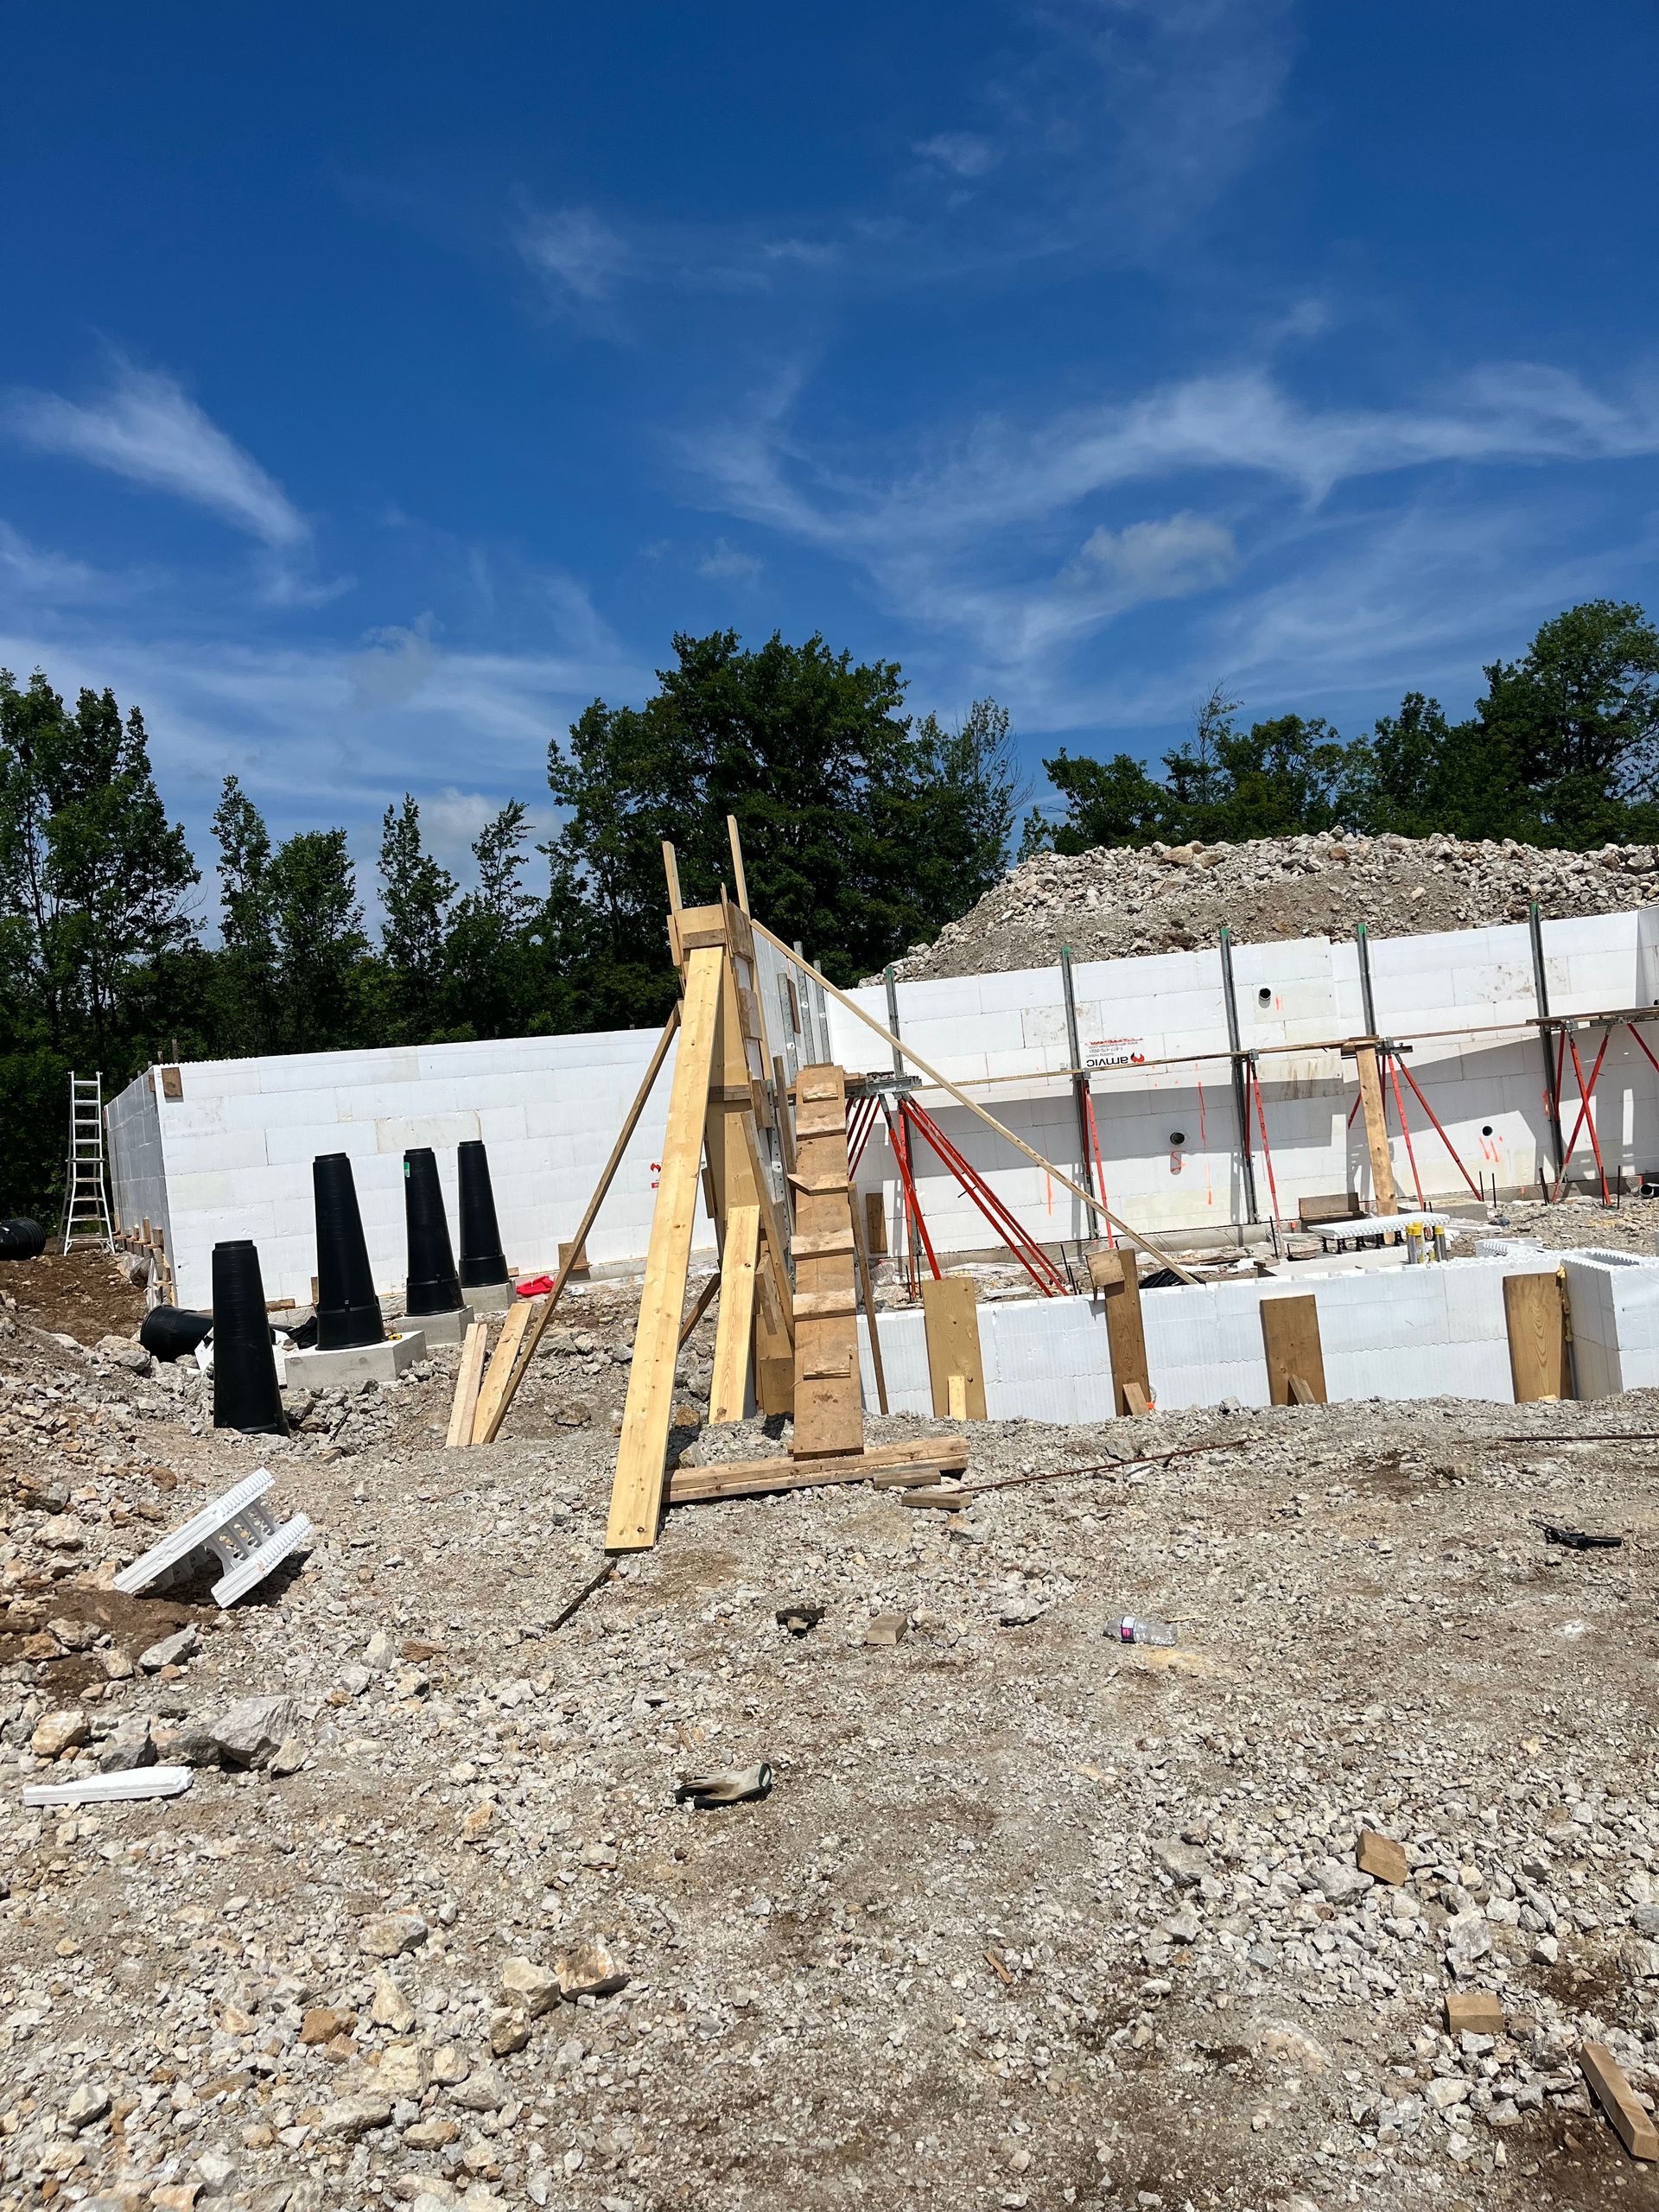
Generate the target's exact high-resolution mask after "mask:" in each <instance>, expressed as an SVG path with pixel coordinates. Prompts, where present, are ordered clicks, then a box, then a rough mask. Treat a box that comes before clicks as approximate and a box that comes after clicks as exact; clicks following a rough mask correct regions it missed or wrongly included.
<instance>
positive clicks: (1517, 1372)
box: [1503, 1274, 1573, 1406]
mask: <svg viewBox="0 0 1659 2212" xmlns="http://www.w3.org/2000/svg"><path fill="white" fill-rule="evenodd" d="M1503 1322H1504V1326H1505V1327H1506V1328H1507V1330H1508V1331H1509V1337H1510V1377H1511V1379H1512V1381H1513V1382H1514V1384H1515V1402H1516V1405H1517V1406H1529V1405H1536V1404H1548V1403H1553V1402H1554V1401H1556V1400H1557V1399H1560V1398H1570V1397H1571V1396H1572V1395H1573V1365H1572V1359H1573V1355H1572V1351H1571V1349H1570V1347H1569V1345H1568V1343H1567V1294H1566V1291H1565V1289H1564V1288H1563V1286H1562V1284H1561V1281H1560V1277H1559V1276H1558V1275H1554V1274H1548V1275H1546V1274H1535V1275H1505V1276H1504V1278H1503Z"/></svg>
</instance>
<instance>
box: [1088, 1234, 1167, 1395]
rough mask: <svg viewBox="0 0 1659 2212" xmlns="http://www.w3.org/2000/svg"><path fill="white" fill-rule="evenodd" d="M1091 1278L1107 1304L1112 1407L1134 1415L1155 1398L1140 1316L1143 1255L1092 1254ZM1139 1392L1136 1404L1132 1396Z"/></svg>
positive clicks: (1127, 1249)
mask: <svg viewBox="0 0 1659 2212" xmlns="http://www.w3.org/2000/svg"><path fill="white" fill-rule="evenodd" d="M1089 1280H1090V1282H1091V1283H1093V1285H1094V1287H1095V1288H1096V1290H1097V1291H1099V1293H1100V1294H1101V1297H1102V1298H1103V1300H1104V1302H1105V1306H1106V1351H1107V1355H1108V1357H1109V1359H1110V1361H1111V1364H1112V1411H1113V1412H1114V1413H1115V1414H1121V1415H1132V1414H1135V1412H1137V1410H1138V1411H1144V1410H1145V1409H1146V1408H1147V1407H1148V1406H1150V1405H1151V1404H1152V1402H1153V1397H1152V1376H1151V1375H1150V1374H1149V1373H1148V1371H1147V1332H1146V1329H1145V1327H1144V1325H1143V1324H1142V1322H1141V1258H1140V1255H1139V1254H1138V1253H1137V1252H1136V1251H1135V1248H1134V1247H1133V1246H1132V1245H1130V1246H1120V1247H1119V1248H1118V1249H1117V1250H1116V1251H1113V1252H1091V1253H1090V1255H1089ZM1131 1389H1133V1390H1135V1392H1136V1393H1138V1395H1139V1396H1140V1398H1141V1406H1140V1408H1136V1406H1135V1403H1134V1402H1133V1400H1132V1399H1131V1398H1130V1396H1129V1395H1128V1394H1129V1392H1130V1391H1131Z"/></svg>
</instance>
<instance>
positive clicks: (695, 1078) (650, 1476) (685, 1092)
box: [605, 946, 726, 1551]
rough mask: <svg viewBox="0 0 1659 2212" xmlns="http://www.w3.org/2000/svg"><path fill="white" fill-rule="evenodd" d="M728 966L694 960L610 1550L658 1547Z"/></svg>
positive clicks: (705, 954)
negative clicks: (706, 1125) (706, 1124)
mask: <svg viewBox="0 0 1659 2212" xmlns="http://www.w3.org/2000/svg"><path fill="white" fill-rule="evenodd" d="M725 966H726V955H725V951H724V950H723V949H722V948H720V947H717V946H703V947H699V948H698V949H697V950H696V951H694V952H692V953H691V954H690V956H689V957H688V959H687V962H686V981H685V1000H684V1007H683V1014H682V1016H681V1023H680V1049H679V1052H678V1056H677V1058H676V1060H675V1063H674V1085H673V1089H672V1090H671V1093H670V1095H669V1104H668V1128H667V1130H666V1132H665V1133H664V1138H663V1162H662V1172H661V1174H660V1176H659V1178H658V1185H657V1205H656V1209H655V1211H654V1212H653V1213H652V1223H651V1244H650V1248H649V1249H648V1250H647V1252H646V1255H645V1288H644V1290H643V1291H642V1293H641V1294H640V1300H639V1323H638V1325H637V1327H636V1328H635V1331H634V1339H633V1363H632V1368H631V1369H630V1370H629V1374H628V1395H627V1402H626V1406H625V1407H624V1408H623V1414H622V1440H621V1443H620V1446H619V1448H618V1451H617V1455H616V1475H615V1478H614V1480H613V1484H612V1486H611V1510H610V1518H609V1522H608V1523H607V1528H606V1532H605V1548H606V1549H607V1551H640V1550H643V1549H645V1548H647V1547H649V1546H650V1545H652V1544H654V1543H655V1542H656V1541H657V1523H658V1520H659V1519H660V1517H661V1514H662V1503H663V1474H664V1459H665V1455H666V1453H667V1450H668V1432H669V1427H670V1423H671V1418H672V1414H673V1410H674V1363H675V1360H676V1358H677V1356H678V1350H679V1336H680V1315H681V1313H682V1312H683V1308H684V1306H685V1277H686V1269H687V1268H688V1266H689V1264H690V1257H691V1232H692V1229H693V1227H694V1225H695V1224H696V1212H697V1170H698V1168H699V1166H701V1164H702V1124H703V1116H704V1114H705V1113H706V1111H707V1109H708V1104H709V1071H710V1069H711V1066H712V1065H713V1060H714V1052H715V1030H716V1028H717V1027H718V1026H719V1020H720V993H721V979H722V976H723V975H724V971H725Z"/></svg>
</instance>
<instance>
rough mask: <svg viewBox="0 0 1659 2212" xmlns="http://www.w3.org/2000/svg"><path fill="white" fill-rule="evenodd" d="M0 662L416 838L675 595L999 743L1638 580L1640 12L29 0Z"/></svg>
mask: <svg viewBox="0 0 1659 2212" xmlns="http://www.w3.org/2000/svg"><path fill="white" fill-rule="evenodd" d="M8 47H9V60H10V77H11V80H12V82H13V85H14V86H15V87H29V88H31V89H30V90H29V93H28V96H27V97H26V98H14V99H13V100H12V101H11V103H10V106H9V111H8V121H7V134H6V140H5V143H4V144H3V146H0V177H3V185H4V189H3V203H0V204H3V218H0V219H3V231H0V253H3V266H4V274H5V298H6V300H7V302H8V306H9V309H10V312H9V313H8V314H7V315H6V316H5V318H4V321H3V324H0V662H3V663H4V664H8V665H10V667H12V668H13V669H14V670H15V671H16V672H18V673H19V674H20V675H21V674H22V673H24V672H25V671H27V670H29V668H31V667H32V666H34V665H35V664H36V663H37V662H38V663H40V664H43V665H44V666H45V667H46V668H47V669H48V671H49V673H50V674H51V675H52V676H53V677H54V680H56V681H57V682H58V683H60V686H62V687H65V688H73V686H75V685H77V684H79V683H82V682H87V683H95V684H98V685H100V686H101V685H102V684H104V683H111V684H112V685H113V686H114V687H115V689H116V690H117V692H118V695H119V696H121V697H122V699H123V700H124V701H126V700H129V699H136V700H137V702H139V703H141V704H142V705H143V708H144V709H145V713H146V716H147V719H148V721H149V728H150V730H151V734H152V741H153V747H154V751H155V754H156V761H157V765H158V769H159V772H160V775H161V778H162V785H163V788H164V790H165V792H166V795H167V797H168V801H169V803H170V804H171V805H172V806H173V807H174V808H175V810H176V811H178V812H179V813H181V815H182V816H183V817H184V818H185V820H186V821H187V823H188V825H189V827H190V830H191V833H192V836H193V839H194V842H195V843H196V845H197V849H198V853H199V857H200V858H202V859H204V860H208V859H210V858H211V848H210V844H209V840H208V838H207V829H206V824H207V817H208V816H209V815H210V814H211V812H212V810H213V804H214V802H215V799H216V796H217V791H218V786H219V780H220V779H221V778H222V777H223V775H225V774H226V772H232V771H234V772H236V773H237V774H238V775H239V776H240V777H241V778H242V779H243V781H244V783H245V785H246V786H247V788H248V789H249V790H250V791H251V792H252V794H253V795H254V796H255V798H257V800H258V802H259V803H260V804H261V805H262V806H264V809H265V810H266V811H267V813H268V815H269V817H270V820H271V823H272V824H273V827H275V828H276V829H278V830H288V829H295V828H300V827H307V826H321V825H324V824H330V823H346V825H347V826H348V827H349V828H350V829H351V831H352V833H353V842H354V843H355V844H356V846H357V848H358V849H359V851H360V852H363V853H367V852H368V851H369V850H371V849H372V845H373V843H374V842H375V837H376V825H377V823H378V816H379V812H380V810H381V809H382V807H383V806H384V804H385V802H386V801H387V799H388V798H394V797H396V796H397V795H398V794H399V793H401V792H402V791H404V790H405V789H408V790H410V791H414V792H415V794H416V796H417V797H418V798H420V799H421V800H422V802H423V808H424V810H425V812H426V816H427V819H428V822H429V828H430V829H431V831H432V833H433V835H434V837H435V842H437V843H438V845H439V847H440V849H442V850H443V851H444V852H445V853H446V855H447V856H448V857H451V858H452V859H453V857H454V855H456V853H457V852H460V851H462V850H464V847H465V843H466V842H467V838H468V837H469V836H471V835H472V834H473V833H474V831H475V830H476V829H477V827H478V826H479V823H480V822H481V820H482V819H483V818H484V817H485V815H486V813H487V812H489V811H492V810H493V809H494V807H495V806H497V805H499V803H500V802H501V800H502V799H503V798H505V797H507V796H509V795H514V794H516V795H518V796H520V797H522V798H524V799H526V800H527V801H529V802H530V803H531V805H532V807H533V808H535V809H536V810H537V813H538V814H539V815H540V817H542V819H543V821H544V822H545V821H546V820H547V819H548V818H549V817H548V800H547V793H546V790H545V784H544V770H543V763H544V759H545V752H546V744H547V740H548V737H549V736H550V734H553V733H555V732H557V731H562V730H563V728H564V727H565V725H566V724H567V723H568V722H569V720H570V719H571V717H572V715H574V714H575V712H577V711H578V710H579V709H580V708H581V707H582V705H583V704H584V703H585V702H587V701H588V700H589V699H591V698H592V697H594V696H596V695H597V696H604V697H606V698H608V699H611V700H613V701H620V700H623V699H637V698H639V697H640V696H643V695H644V694H645V691H646V690H648V689H649V687H650V683H651V672H652V670H653V669H654V668H656V667H658V666H659V665H661V664H662V663H663V662H664V660H665V659H667V658H668V657H669V645H668V641H669V638H670V636H671V633H672V632H674V631H675V630H677V629H690V630H693V631H703V630H709V629H712V628H715V627H717V626H732V627H734V628H736V629H738V630H739V631H741V632H742V633H743V634H744V635H745V636H747V637H749V638H751V639H760V638H761V637H763V636H765V635H766V634H769V633H770V632H771V631H772V629H773V628H781V629H782V630H783V631H784V632H785V635H787V636H790V637H797V638H798V637H802V636H804V635H806V634H808V633H809V632H811V631H812V630H814V629H821V630H822V631H823V632H824V634H825V635H826V636H827V637H828V638H829V639H830V640H831V641H832V643H834V644H836V645H847V646H849V647H850V648H851V649H852V650H853V651H854V652H855V653H856V654H858V655H860V656H861V657H870V658H878V657H879V658H894V659H897V660H899V661H900V662H901V663H902V664H903V665H904V667H905V669H906V672H907V674H908V675H909V677H910V678H911V683H912V693H911V696H912V703H913V704H914V705H915V706H916V707H918V709H919V708H925V707H932V708H935V709H938V710H939V711H940V712H941V713H942V714H944V715H946V716H947V717H950V716H952V715H956V714H958V713H960V712H961V711H962V710H963V709H964V708H965V707H966V706H967V704H968V703H969V701H970V700H971V699H973V698H974V697H975V696H980V695H983V694H985V693H990V694H993V695H994V696H996V697H997V698H999V699H1001V701H1003V702H1004V703H1005V704H1007V706H1008V708H1009V709H1011V711H1012V713H1013V715H1014V723H1015V728H1016V730H1017V731H1018V733H1019V734H1020V744H1021V748H1022V753H1023V756H1024V759H1025V761H1026V763H1027V770H1028V772H1029V773H1030V775H1031V777H1032V779H1033V784H1034V785H1036V786H1037V787H1038V789H1039V792H1040V787H1041V781H1042V779H1041V771H1040V766H1039V762H1040V759H1041V756H1042V755H1043V754H1044V753H1052V751H1053V750H1054V749H1055V748H1056V747H1057V746H1058V745H1059V744H1061V743H1064V744H1065V745H1066V746H1067V747H1069V748H1070V749H1071V750H1073V751H1077V750H1083V751H1091V750H1102V749H1103V750H1116V749H1119V748H1121V747H1127V748H1128V749H1129V750H1132V751H1137V752H1144V753H1148V754H1154V755H1155V754H1156V753H1158V752H1160V750H1162V749H1163V748H1164V747H1166V746H1167V745H1168V744H1169V743H1170V742H1171V741H1172V740H1173V738H1174V737H1176V736H1177V735H1178V734H1179V732H1180V730H1181V729H1182V728H1183V727H1184V726H1185V724H1186V723H1187V721H1189V719H1190V715H1191V711H1192V706H1193V704H1194V702H1196V700H1197V699H1198V697H1199V696H1202V695H1203V694H1204V693H1205V692H1206V691H1207V690H1209V688H1210V686H1211V684H1212V683H1215V682H1217V681H1218V680H1219V681H1222V682H1224V683H1227V684H1228V685H1229V686H1230V688H1231V689H1232V690H1234V692H1235V693H1236V694H1237V695H1238V696H1240V697H1242V699H1243V702H1244V703H1245V706H1246V708H1247V709H1248V710H1249V711H1251V712H1254V713H1258V714H1267V713H1274V712H1280V711H1283V710H1285V709H1290V708H1293V707H1294V708H1298V709H1302V710H1303V711H1306V712H1322V713H1325V714H1328V715H1331V716H1332V718H1333V719H1334V720H1335V721H1337V722H1338V724H1339V726H1340V727H1342V728H1343V729H1344V731H1351V730H1355V729H1358V728H1363V727H1365V726H1367V725H1368V724H1369V722H1370V719H1371V718H1372V716H1373V715H1375V714H1376V712H1378V711H1379V710H1385V709H1389V708H1390V707H1391V706H1392V705H1394V704H1395V702H1397V701H1398V698H1399V696H1400V695H1401V693H1402V690H1406V689H1408V688H1414V687H1421V688H1424V689H1427V690H1434V691H1437V692H1438V693H1439V694H1440V696H1441V697H1442V698H1443V699H1444V700H1445V702H1446V704H1447V705H1448V707H1451V708H1452V709H1462V708H1464V707H1465V706H1466V705H1467V703H1468V702H1469V701H1470V699H1471V697H1472V696H1474V694H1475V692H1476V691H1477V690H1478V687H1479V680H1480V679H1479V670H1480V664H1481V663H1482V661H1483V660H1484V659H1489V658H1493V657H1494V656H1496V655H1498V654H1510V653H1514V652H1517V651H1518V650H1519V649H1520V648H1521V647H1522V645H1524V643H1525V641H1526V639H1527V638H1528V637H1529V635H1530V633H1531V632H1532V630H1533V629H1534V628H1535V626H1536V625H1537V623H1538V622H1539V621H1540V620H1541V619H1543V618H1544V617H1546V616H1547V615H1548V614H1550V613H1553V612H1554V611H1555V610H1556V609H1558V608H1559V607H1561V606H1563V605H1566V604H1568V603H1570V602H1571V601H1573V600H1575V599H1578V598H1582V597H1586V596H1589V595H1591V594H1603V593H1607V594H1618V595H1619V596H1628V597H1634V598H1637V599H1641V600H1643V601H1645V603H1647V604H1648V605H1649V607H1654V608H1659V580H1656V575H1655V567H1656V558H1659V530H1656V519H1655V518H1656V501H1659V473H1656V463H1659V373H1656V337H1659V304H1656V293H1655V289H1654V284H1653V272H1654V243H1655V230H1656V221H1659V199H1656V194H1655V193H1654V190H1653V182H1652V172H1651V162H1650V156H1649V152H1648V150H1647V149H1648V148H1649V145H1650V143H1651V117H1652V111H1653V107H1654V103H1655V96H1656V92H1659V68H1656V62H1659V18H1656V16H1655V14H1654V11H1653V10H1652V8H1651V6H1650V5H1649V4H1615V0H1586V4H1584V5H1582V6H1580V7H1579V8H1578V9H1576V10H1560V9H1559V8H1555V7H1544V6H1541V5H1538V4H1531V0H1521V3H1520V4H1511V5H1507V6H1505V7H1503V8H1498V7H1497V6H1467V7H1462V8H1451V9H1448V8H1446V6H1445V5H1444V4H1440V5H1436V6H1433V7H1431V6H1428V5H1427V4H1418V0H1396V4H1395V5H1394V6H1392V7H1390V8H1389V9H1387V10H1356V9H1336V8H1329V7H1326V8H1323V9H1313V8H1311V7H1306V8H1299V7H1297V6H1295V5H1292V4H1287V0H1052V3H1049V4H1041V5H1037V6H1030V7H1026V6H1016V5H1005V6H992V5H987V4H982V0H956V4H953V5H951V6H950V7H948V8H947V7H944V6H942V5H936V4H927V0H922V3H921V4H916V5H912V7H910V8H908V9H895V8H893V7H891V6H887V7H882V8H880V9H877V8H873V7H868V6H865V5H862V4H860V0H842V4H840V5H838V6H836V7H835V8H813V7H809V8H806V9H795V10H780V9H778V8H776V7H775V6H768V7H765V8H762V7H759V6H755V5H753V4H749V0H735V4H729V3H728V5H727V6H725V7H723V8H721V9H718V10H715V9H693V8H690V7H688V6H683V5H681V6H674V7H669V6H663V5H652V4H645V5H640V6H637V7H633V8H628V9H612V10H591V9H584V10H575V9H568V8H561V7H550V6H548V5H545V4H543V5H537V6H531V5H518V4H486V5H484V6H481V7H478V8H474V9H471V10H465V11H462V10H436V9H418V10H410V9H409V8H407V7H406V6H403V7H397V8H393V7H391V6H379V5H372V4H350V3H349V0H348V4H346V5H344V6H342V7H340V8H337V9H329V10H311V11H308V10H299V11H297V12H296V10H293V9H292V8H291V7H284V8H277V7H274V6H267V5H264V4H260V0H244V4H241V5H239V6H238V7H236V8H234V9H224V10H207V9H203V8H201V7H200V6H199V5H192V6H188V7H187V6H183V5H177V4H174V5H169V4H166V0H152V4H151V5H149V6H148V7H146V8H144V9H143V10H116V9H113V8H109V9H100V10H94V11H92V14H91V15H90V16H89V15H88V14H86V12H85V11H77V10H61V9H60V10H46V9H35V10H22V11H20V12H16V13H15V14H14V16H13V17H12V20H11V22H10V26H9V33H8Z"/></svg>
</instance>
